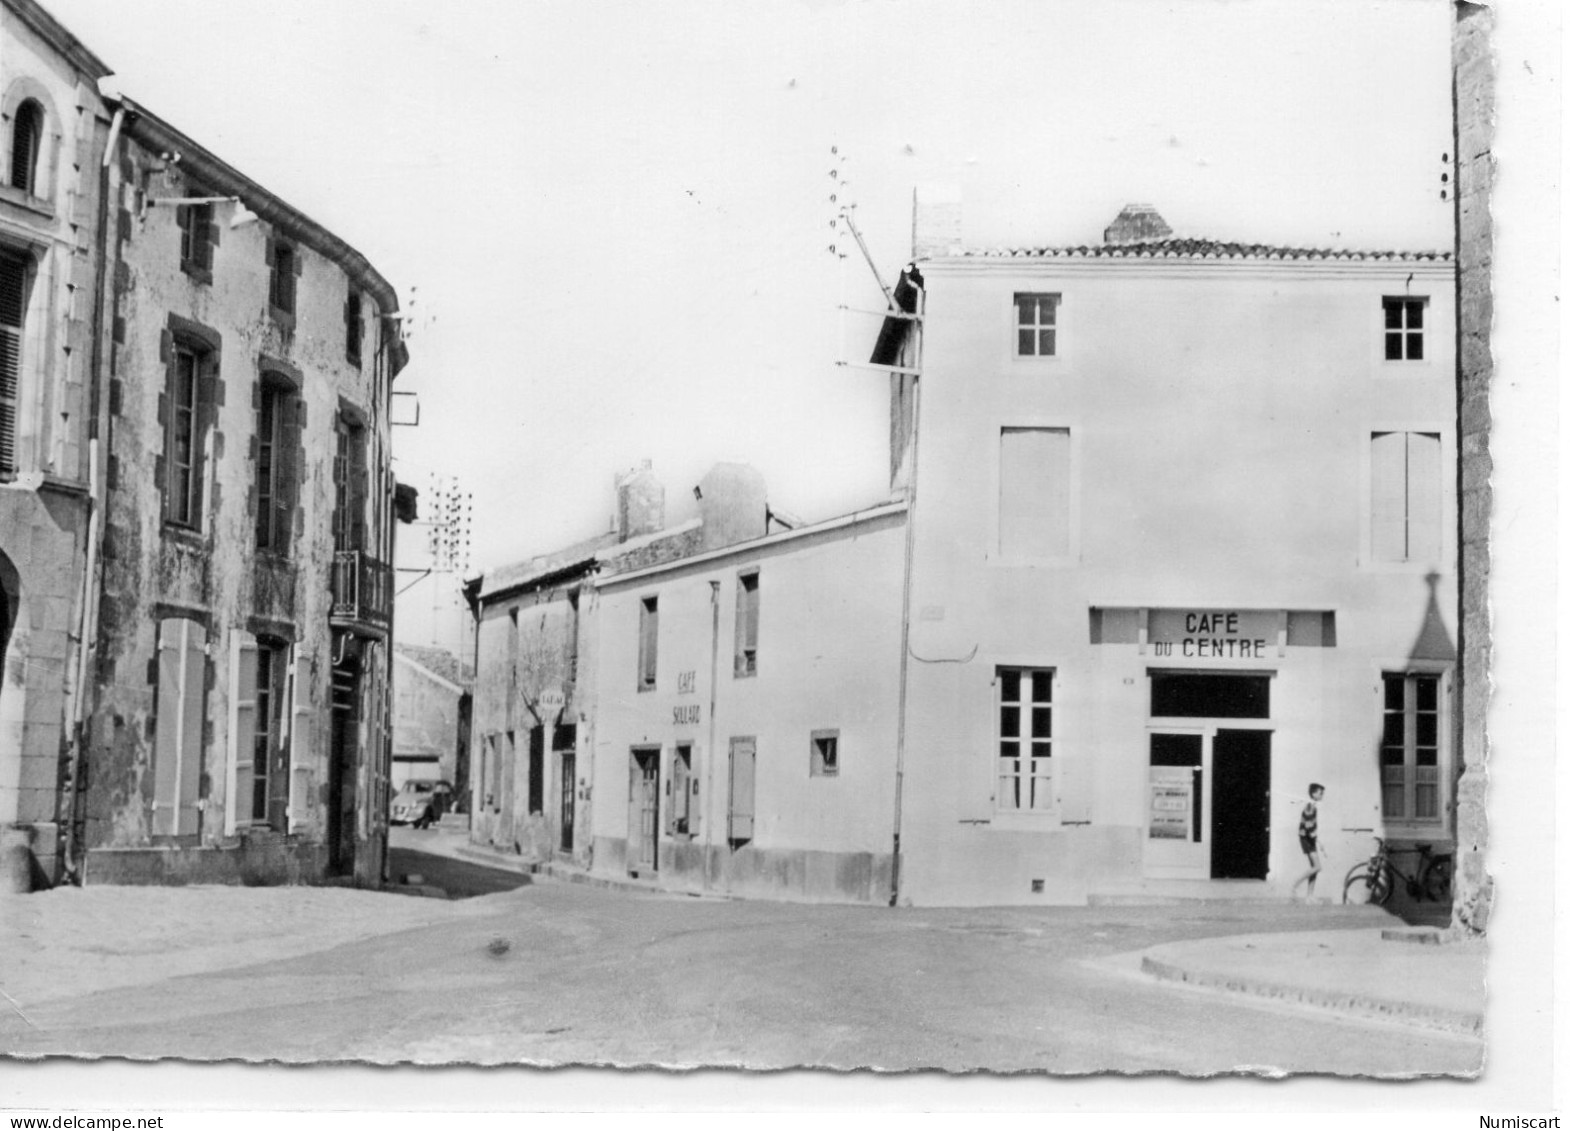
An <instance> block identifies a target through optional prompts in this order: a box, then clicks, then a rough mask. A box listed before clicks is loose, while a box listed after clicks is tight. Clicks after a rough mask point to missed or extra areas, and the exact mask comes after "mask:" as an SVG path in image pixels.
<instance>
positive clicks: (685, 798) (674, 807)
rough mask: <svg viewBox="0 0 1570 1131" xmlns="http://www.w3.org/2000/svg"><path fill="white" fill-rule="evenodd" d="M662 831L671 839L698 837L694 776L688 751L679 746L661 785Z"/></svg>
mask: <svg viewBox="0 0 1570 1131" xmlns="http://www.w3.org/2000/svg"><path fill="white" fill-rule="evenodd" d="M665 792H666V796H667V798H668V801H667V804H666V807H665V831H666V833H668V834H669V835H671V836H694V837H695V836H697V835H698V776H697V775H696V774H695V773H693V770H692V747H691V746H690V745H689V744H686V743H683V744H682V745H680V746H678V747H676V752H675V754H674V755H672V757H671V775H670V778H669V779H667V781H666V783H665Z"/></svg>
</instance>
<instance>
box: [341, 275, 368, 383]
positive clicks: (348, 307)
mask: <svg viewBox="0 0 1570 1131" xmlns="http://www.w3.org/2000/svg"><path fill="white" fill-rule="evenodd" d="M343 333H344V342H343V354H344V357H345V358H347V359H348V362H349V364H350V365H359V364H360V341H361V339H362V338H364V336H365V322H364V319H363V318H362V317H361V315H360V295H359V292H358V291H351V292H350V294H349V297H348V298H347V299H346V300H345V301H344V304H343Z"/></svg>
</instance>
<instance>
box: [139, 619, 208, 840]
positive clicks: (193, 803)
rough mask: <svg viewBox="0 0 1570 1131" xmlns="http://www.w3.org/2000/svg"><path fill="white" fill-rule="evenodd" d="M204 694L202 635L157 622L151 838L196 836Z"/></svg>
mask: <svg viewBox="0 0 1570 1131" xmlns="http://www.w3.org/2000/svg"><path fill="white" fill-rule="evenodd" d="M206 692H207V629H206V628H205V627H204V626H202V625H201V624H199V623H197V622H196V621H193V620H187V619H185V618H184V617H170V618H168V619H166V620H163V621H160V622H159V625H158V693H157V712H158V713H157V715H156V718H157V720H158V721H157V732H156V735H157V737H156V739H155V741H154V746H153V820H152V829H153V833H154V835H157V836H193V835H195V834H196V833H198V832H199V831H200V830H201V807H200V801H201V783H202V724H203V721H204V719H205V718H206V701H207V694H206Z"/></svg>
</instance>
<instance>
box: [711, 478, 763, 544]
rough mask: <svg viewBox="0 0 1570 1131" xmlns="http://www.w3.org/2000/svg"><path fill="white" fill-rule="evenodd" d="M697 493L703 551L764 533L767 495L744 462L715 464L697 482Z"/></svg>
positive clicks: (748, 539)
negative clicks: (701, 522) (701, 525)
mask: <svg viewBox="0 0 1570 1131" xmlns="http://www.w3.org/2000/svg"><path fill="white" fill-rule="evenodd" d="M697 494H698V514H699V516H700V517H701V518H702V519H703V548H704V549H705V550H717V549H719V548H720V547H722V546H732V545H735V544H736V543H737V542H747V541H750V540H751V539H753V538H762V537H763V536H764V535H765V534H767V533H768V529H769V492H768V488H767V487H766V486H765V485H764V482H763V475H762V474H761V473H760V472H759V471H758V470H757V469H756V468H754V467H751V466H749V465H747V464H745V463H717V464H715V465H714V466H713V467H711V468H710V469H709V473H708V474H707V475H705V476H704V477H703V478H702V479H701V480H699V482H698V491H697Z"/></svg>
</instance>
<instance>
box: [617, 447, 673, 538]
mask: <svg viewBox="0 0 1570 1131" xmlns="http://www.w3.org/2000/svg"><path fill="white" fill-rule="evenodd" d="M653 466H654V464H653V463H652V462H651V461H649V460H644V461H643V462H642V463H641V464H640V465H639V466H637V467H635V468H633V469H632V470H631V471H624V472H622V473H621V474H620V475H618V476H616V541H618V542H625V541H626V540H627V539H629V538H636V537H638V536H639V535H640V534H653V533H655V532H657V531H660V530H663V529H664V528H665V488H664V487H663V486H661V484H660V481H659V480H658V479H656V478H654V472H653V471H651V470H650V468H652V467H653Z"/></svg>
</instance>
